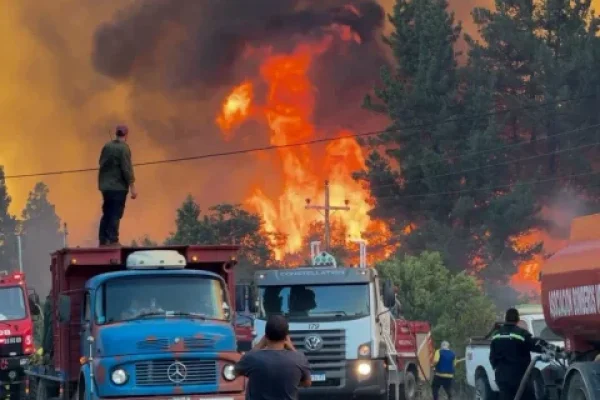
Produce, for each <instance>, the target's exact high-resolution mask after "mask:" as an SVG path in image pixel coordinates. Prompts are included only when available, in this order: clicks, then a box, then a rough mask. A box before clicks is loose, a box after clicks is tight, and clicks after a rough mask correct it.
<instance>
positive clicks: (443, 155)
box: [359, 0, 537, 281]
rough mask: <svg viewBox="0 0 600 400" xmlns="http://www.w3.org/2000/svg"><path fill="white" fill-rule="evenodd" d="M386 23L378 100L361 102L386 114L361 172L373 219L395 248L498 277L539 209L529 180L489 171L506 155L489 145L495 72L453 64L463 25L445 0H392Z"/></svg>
mask: <svg viewBox="0 0 600 400" xmlns="http://www.w3.org/2000/svg"><path fill="white" fill-rule="evenodd" d="M391 21H392V23H393V24H394V27H395V32H394V33H393V34H392V35H391V36H390V38H388V43H389V45H390V46H391V47H392V49H393V51H394V54H395V56H396V59H397V60H396V61H397V69H396V71H394V72H391V71H386V70H384V72H383V73H382V83H383V88H381V89H377V90H376V91H375V94H376V96H377V97H378V99H379V101H380V103H378V104H375V105H374V102H373V101H372V100H371V99H370V98H367V101H366V106H368V107H369V106H370V107H371V108H374V109H375V110H376V111H380V110H385V111H386V113H387V114H388V115H389V117H390V119H391V120H392V124H391V126H390V128H389V130H388V132H387V133H385V134H383V135H380V137H379V138H378V140H376V141H374V143H373V144H376V145H381V147H384V148H386V149H387V150H386V152H385V153H381V152H380V151H375V152H373V153H372V154H370V156H369V158H368V162H367V171H365V172H364V173H363V174H362V175H359V176H360V177H362V178H363V179H366V180H367V181H368V182H369V184H370V187H371V190H372V193H373V195H374V197H375V199H376V207H375V209H374V211H373V216H374V217H376V218H382V219H386V220H388V221H389V222H390V223H391V225H392V228H393V229H394V231H395V233H396V234H397V235H399V236H400V237H401V238H402V239H401V246H400V251H401V252H402V253H408V254H412V255H418V254H420V253H421V252H422V251H438V252H440V254H442V256H443V258H444V263H445V264H446V265H448V267H449V268H451V269H452V270H454V271H462V270H464V269H471V270H474V271H479V272H480V274H481V275H482V276H485V277H486V278H489V279H491V280H494V281H503V280H506V279H507V278H508V277H509V276H510V275H512V273H514V271H515V270H516V267H517V265H518V264H519V263H520V262H521V261H522V260H524V259H528V258H530V257H531V253H532V252H535V251H536V250H537V248H530V249H525V251H522V252H517V251H516V250H515V249H514V248H513V246H512V238H513V237H514V236H515V235H518V234H520V233H523V232H526V231H528V230H529V229H531V227H532V226H533V225H534V224H535V222H536V219H535V214H536V212H537V208H536V205H535V202H534V201H533V197H532V194H531V190H530V188H529V187H528V186H527V185H520V184H519V183H518V182H517V181H516V180H514V179H513V177H512V176H511V175H510V174H509V173H508V169H507V168H505V169H504V170H499V169H498V168H492V166H493V165H495V164H498V163H502V162H505V161H506V159H507V157H508V155H507V153H506V152H501V151H500V152H499V151H495V149H497V148H498V147H499V146H501V145H502V144H504V142H503V140H502V132H504V126H505V123H504V121H502V120H500V121H498V120H496V119H495V118H493V117H491V116H490V111H491V110H493V108H494V105H495V99H494V96H493V95H494V92H493V88H494V87H495V86H494V85H495V84H496V83H497V80H498V79H499V78H498V77H497V76H495V75H494V73H493V72H492V71H493V70H490V69H487V70H486V69H482V68H481V66H482V63H481V62H479V61H478V62H474V63H470V64H469V65H468V66H465V67H458V66H457V62H456V57H457V55H456V54H455V52H454V48H455V44H456V41H457V39H458V37H459V34H460V30H461V27H460V24H456V23H455V22H454V17H453V15H452V14H451V13H449V12H448V11H447V2H446V1H443V0H412V1H407V0H399V1H398V2H397V4H396V7H395V9H394V15H393V17H392V19H391ZM407 126H410V127H411V129H407V128H406V127H407ZM396 166H397V167H396Z"/></svg>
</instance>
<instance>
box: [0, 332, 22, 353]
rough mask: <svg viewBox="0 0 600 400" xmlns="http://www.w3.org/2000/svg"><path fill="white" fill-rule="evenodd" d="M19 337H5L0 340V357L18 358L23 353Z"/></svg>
mask: <svg viewBox="0 0 600 400" xmlns="http://www.w3.org/2000/svg"><path fill="white" fill-rule="evenodd" d="M21 341H22V338H21V337H20V336H5V337H2V338H0V357H11V356H18V355H21V354H22V353H23V346H22V344H21Z"/></svg>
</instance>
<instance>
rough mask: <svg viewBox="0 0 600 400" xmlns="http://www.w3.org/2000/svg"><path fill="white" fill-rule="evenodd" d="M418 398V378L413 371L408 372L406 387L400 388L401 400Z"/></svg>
mask: <svg viewBox="0 0 600 400" xmlns="http://www.w3.org/2000/svg"><path fill="white" fill-rule="evenodd" d="M416 397H417V378H416V377H415V374H414V373H413V372H412V371H406V375H405V376H404V385H402V386H400V400H415V398H416Z"/></svg>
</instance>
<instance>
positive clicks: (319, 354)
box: [290, 329, 346, 386]
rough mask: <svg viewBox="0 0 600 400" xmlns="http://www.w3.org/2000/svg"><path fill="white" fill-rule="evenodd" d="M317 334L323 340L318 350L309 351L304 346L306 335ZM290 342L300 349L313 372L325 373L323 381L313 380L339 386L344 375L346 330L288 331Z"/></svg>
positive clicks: (324, 384)
mask: <svg viewBox="0 0 600 400" xmlns="http://www.w3.org/2000/svg"><path fill="white" fill-rule="evenodd" d="M312 335H317V336H320V337H321V339H322V340H323V347H322V348H321V349H320V350H316V351H309V349H307V348H306V345H305V340H306V338H307V337H309V336H312ZM290 338H291V339H292V343H294V346H295V347H296V349H298V350H299V351H302V352H303V353H304V355H306V358H307V359H308V363H309V364H310V369H311V371H312V373H313V374H325V375H326V377H327V380H326V381H325V382H318V383H317V382H314V383H313V384H314V385H318V386H340V385H341V384H342V379H343V378H344V377H345V376H346V371H345V369H346V332H345V331H344V330H343V329H340V330H326V331H325V330H324V331H293V332H290Z"/></svg>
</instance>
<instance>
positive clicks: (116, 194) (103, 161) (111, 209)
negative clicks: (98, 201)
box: [98, 125, 137, 246]
mask: <svg viewBox="0 0 600 400" xmlns="http://www.w3.org/2000/svg"><path fill="white" fill-rule="evenodd" d="M128 134H129V130H128V129H127V127H126V126H124V125H119V126H117V128H116V139H114V140H111V141H110V142H108V143H106V144H105V145H104V147H103V148H102V153H101V154H100V162H99V163H100V170H99V173H98V189H100V192H102V200H103V203H102V219H101V220H100V227H99V233H98V238H99V241H100V246H115V245H117V246H118V245H119V225H120V222H121V218H123V212H124V211H125V201H126V200H127V194H128V193H129V191H131V198H132V199H135V198H136V197H137V191H136V189H135V176H134V174H133V165H132V163H131V150H130V149H129V145H128V144H127V137H128Z"/></svg>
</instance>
